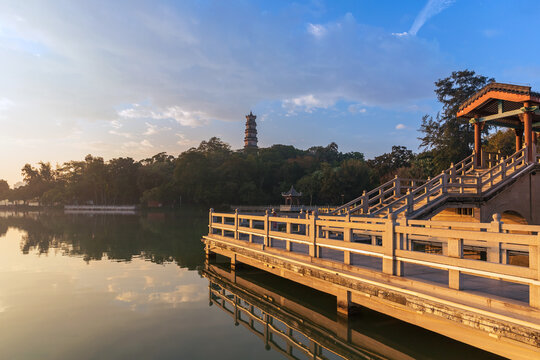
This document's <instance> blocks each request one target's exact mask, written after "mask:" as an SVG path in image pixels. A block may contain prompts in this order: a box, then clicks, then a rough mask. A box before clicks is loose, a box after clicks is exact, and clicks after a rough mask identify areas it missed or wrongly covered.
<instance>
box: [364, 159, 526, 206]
mask: <svg viewBox="0 0 540 360" xmlns="http://www.w3.org/2000/svg"><path fill="white" fill-rule="evenodd" d="M526 154H527V148H523V149H521V150H519V151H518V152H516V153H515V154H513V155H512V156H509V157H508V158H506V159H504V158H500V159H499V163H498V164H497V165H495V166H493V167H491V168H489V169H487V170H483V171H482V172H480V173H479V174H474V175H471V172H472V170H474V167H473V165H472V160H474V154H473V155H471V156H470V157H468V158H467V159H465V160H463V161H462V162H460V163H458V164H456V165H452V167H450V168H449V169H447V170H445V171H443V172H442V173H441V174H439V175H437V176H436V177H434V178H433V179H428V180H427V181H426V183H425V184H424V185H422V186H419V187H417V188H415V189H413V190H411V191H409V192H408V193H407V194H406V195H404V196H402V197H400V198H396V199H394V200H393V201H390V202H388V203H387V204H386V205H384V206H382V207H380V208H378V209H374V210H373V211H371V212H370V213H369V214H370V215H371V216H382V215H387V214H390V213H393V214H395V215H400V214H403V215H407V216H411V215H412V214H416V215H417V214H419V213H421V212H423V211H427V210H428V209H430V208H433V207H435V206H437V205H438V204H439V203H440V202H441V201H443V200H444V199H445V198H447V197H448V196H470V195H477V196H478V195H487V194H489V193H490V192H491V191H495V190H496V189H498V188H499V187H500V186H503V185H504V184H505V182H506V181H509V180H511V179H513V178H515V176H517V175H519V174H520V173H521V171H524V170H525V169H526V168H527V167H528V166H532V164H529V163H528V162H527V160H526Z"/></svg>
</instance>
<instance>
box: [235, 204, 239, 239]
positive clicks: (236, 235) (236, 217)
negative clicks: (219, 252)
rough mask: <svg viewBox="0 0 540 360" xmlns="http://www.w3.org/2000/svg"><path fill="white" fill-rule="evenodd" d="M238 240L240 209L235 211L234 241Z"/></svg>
mask: <svg viewBox="0 0 540 360" xmlns="http://www.w3.org/2000/svg"><path fill="white" fill-rule="evenodd" d="M238 238H239V237H238V209H234V239H235V240H238Z"/></svg>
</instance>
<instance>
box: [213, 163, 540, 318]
mask: <svg viewBox="0 0 540 360" xmlns="http://www.w3.org/2000/svg"><path fill="white" fill-rule="evenodd" d="M442 175H443V174H441V178H443V179H444V177H443V176H442ZM441 178H439V179H441ZM434 180H435V179H433V180H431V181H430V183H431V184H434V183H435V188H438V189H439V190H441V189H442V187H443V183H441V182H439V183H438V184H437V183H436V181H434ZM425 195H426V193H424V194H422V195H421V196H425ZM215 217H222V218H227V219H234V222H233V223H226V224H225V222H224V221H223V220H222V221H214V218H215ZM244 217H245V216H244V215H242V214H238V213H237V212H236V213H234V214H224V213H213V210H212V209H211V210H210V216H209V218H210V223H209V235H208V237H207V239H208V240H210V241H212V240H216V241H224V242H226V241H228V242H233V243H234V244H237V245H238V244H248V243H255V244H254V245H256V244H260V243H261V242H260V241H262V243H263V246H262V249H261V247H260V245H257V246H256V249H258V251H261V250H262V251H266V248H273V252H275V251H277V250H279V251H285V252H294V251H295V250H294V247H295V245H293V244H302V245H303V246H307V249H308V253H309V256H310V257H313V258H318V257H320V252H319V249H320V248H328V249H333V250H338V251H342V252H343V253H344V257H343V260H342V262H343V263H345V264H347V265H349V266H353V265H351V264H350V255H351V254H353V253H356V254H363V255H367V256H375V257H379V258H383V260H384V261H383V263H382V264H383V265H382V272H383V273H386V274H394V275H396V276H402V275H401V274H402V273H401V272H399V271H397V270H396V267H397V266H401V265H400V264H402V263H414V264H421V265H423V266H428V267H432V268H439V269H445V270H448V271H449V272H450V273H451V274H452V276H449V284H448V285H449V287H451V288H454V289H456V290H459V289H460V286H459V282H460V274H461V273H465V274H472V275H475V276H480V277H487V278H496V279H502V280H505V281H510V282H515V283H521V284H526V285H528V286H529V289H530V290H529V294H530V295H529V296H530V301H529V304H530V306H531V307H535V308H538V309H540V268H539V267H538V266H537V265H538V263H540V260H539V259H538V257H539V256H540V242H539V240H540V226H534V225H532V226H531V225H506V224H503V223H502V222H501V221H500V215H499V214H495V215H494V216H493V221H492V222H490V223H461V222H454V223H452V222H441V221H433V220H407V219H396V218H395V216H394V215H393V214H392V215H390V216H389V217H388V218H385V219H381V218H378V219H377V220H375V219H373V218H369V217H356V218H354V220H353V218H349V217H339V219H340V221H332V220H329V219H327V218H330V217H329V216H328V217H321V218H319V217H318V215H317V214H316V213H314V214H311V215H308V216H307V218H306V219H297V218H290V217H284V216H272V217H270V216H268V215H265V217H264V221H263V224H264V229H260V227H258V228H256V227H254V224H253V223H252V222H251V221H250V222H248V224H245V223H243V224H242V226H239V225H240V220H241V219H242V218H244ZM358 220H363V221H358ZM274 223H278V224H285V225H286V226H279V227H278V226H274V225H273V224H274ZM246 225H247V226H246ZM516 230H519V231H520V232H521V233H513V232H511V231H516ZM357 236H363V237H364V238H368V239H369V238H371V241H370V242H369V243H366V242H356V241H355V239H356V237H357ZM255 237H258V238H261V239H262V240H257V242H255ZM377 237H378V238H379V239H382V242H380V241H376V240H374V239H375V238H377ZM395 239H400V241H395ZM418 239H428V240H429V239H432V240H433V241H437V242H440V243H443V244H446V245H445V249H447V250H445V252H444V253H443V254H437V255H435V254H428V253H423V252H418V251H413V250H412V245H411V242H412V241H417V240H418ZM276 241H278V242H276ZM465 242H467V243H469V244H470V243H475V244H478V245H479V246H482V247H485V248H486V254H487V255H486V256H487V260H486V261H478V260H470V259H466V258H464V257H463V246H464V243H465ZM516 246H521V247H522V248H523V249H524V250H525V251H528V254H529V262H528V263H529V265H528V266H523V267H522V266H515V265H509V264H506V263H504V262H501V259H502V258H504V257H503V256H501V251H507V249H511V248H515V247H516ZM254 248H255V247H254ZM347 259H349V260H347ZM386 260H392V261H386ZM332 261H338V260H332ZM339 261H341V260H339Z"/></svg>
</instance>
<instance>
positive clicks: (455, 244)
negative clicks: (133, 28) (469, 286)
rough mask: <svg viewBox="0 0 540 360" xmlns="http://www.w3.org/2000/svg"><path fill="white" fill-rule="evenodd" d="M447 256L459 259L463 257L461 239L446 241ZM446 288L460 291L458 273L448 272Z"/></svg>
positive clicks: (457, 271)
mask: <svg viewBox="0 0 540 360" xmlns="http://www.w3.org/2000/svg"><path fill="white" fill-rule="evenodd" d="M448 256H449V257H453V258H458V259H461V258H462V257H463V239H452V238H449V239H448ZM448 287H449V288H451V289H456V290H459V289H460V271H459V270H448Z"/></svg>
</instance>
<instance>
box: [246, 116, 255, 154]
mask: <svg viewBox="0 0 540 360" xmlns="http://www.w3.org/2000/svg"><path fill="white" fill-rule="evenodd" d="M256 118H257V116H255V115H253V113H252V112H251V111H250V112H249V115H246V137H245V138H244V149H257V123H256V122H255V119H256Z"/></svg>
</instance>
